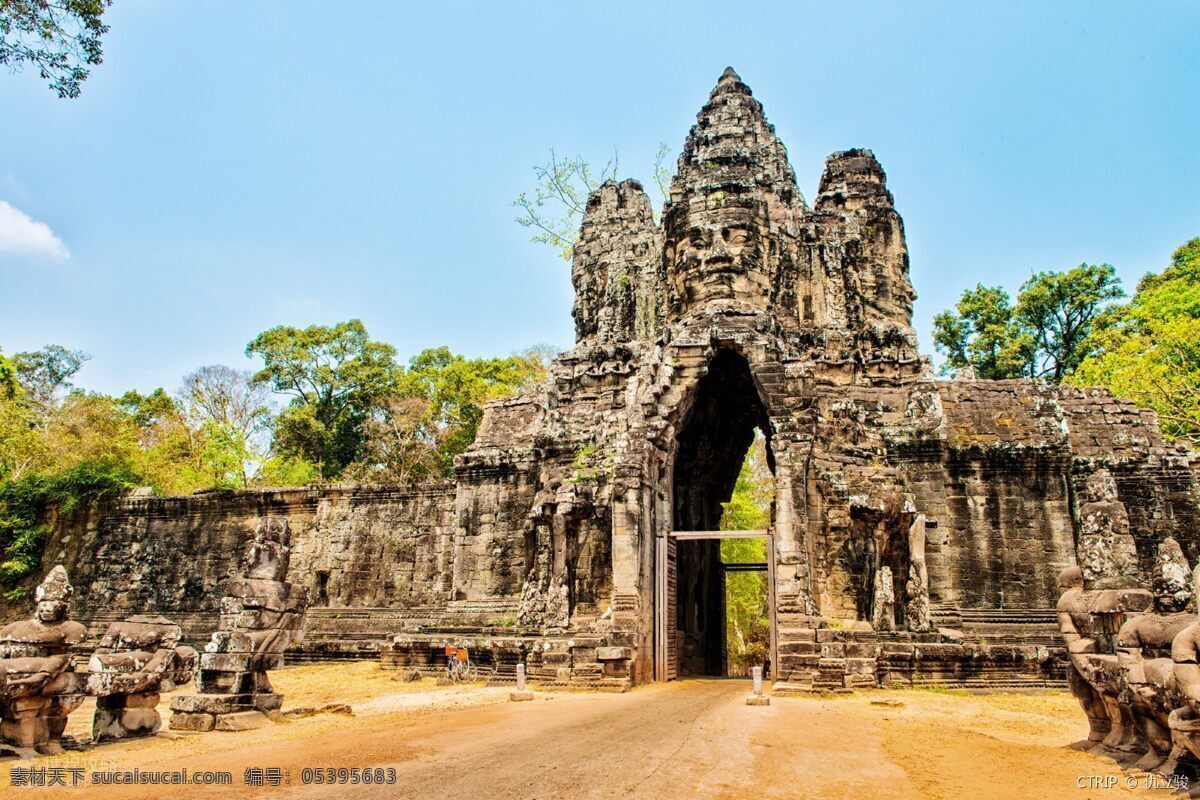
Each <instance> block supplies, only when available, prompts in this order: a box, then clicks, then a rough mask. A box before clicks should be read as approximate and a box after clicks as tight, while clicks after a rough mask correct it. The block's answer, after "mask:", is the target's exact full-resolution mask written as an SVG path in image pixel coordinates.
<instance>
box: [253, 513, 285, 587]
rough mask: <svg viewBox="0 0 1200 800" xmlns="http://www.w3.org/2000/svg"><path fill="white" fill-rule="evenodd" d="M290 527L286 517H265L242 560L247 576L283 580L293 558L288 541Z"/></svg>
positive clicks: (260, 522)
mask: <svg viewBox="0 0 1200 800" xmlns="http://www.w3.org/2000/svg"><path fill="white" fill-rule="evenodd" d="M288 539H289V527H288V521H287V518H286V517H264V518H263V519H261V520H260V521H259V523H258V527H257V528H256V529H255V531H254V543H253V544H251V545H250V547H249V548H247V550H246V557H245V558H244V559H243V560H242V567H243V570H242V574H243V575H245V576H246V577H247V578H255V579H260V580H270V581H282V580H283V579H284V578H285V577H286V576H287V571H288V563H289V561H290V560H291V558H290V551H289V549H288V546H287V543H288Z"/></svg>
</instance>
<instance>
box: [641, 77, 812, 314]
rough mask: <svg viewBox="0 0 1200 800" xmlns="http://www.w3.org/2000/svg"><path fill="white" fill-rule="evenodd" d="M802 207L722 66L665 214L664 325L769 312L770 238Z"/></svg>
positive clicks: (768, 130)
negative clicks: (720, 314) (712, 314)
mask: <svg viewBox="0 0 1200 800" xmlns="http://www.w3.org/2000/svg"><path fill="white" fill-rule="evenodd" d="M804 208H805V206H804V200H803V198H802V197H801V195H800V191H799V189H798V188H797V187H796V175H795V173H794V172H793V171H792V167H791V164H789V163H788V159H787V150H786V149H785V148H784V146H783V143H782V142H780V141H779V138H778V137H777V136H776V135H775V129H774V128H773V127H772V126H771V125H770V123H768V122H767V120H766V117H765V116H764V115H763V108H762V103H760V102H758V100H756V99H754V95H753V94H752V93H751V91H750V87H749V86H747V85H746V84H745V83H743V82H742V79H741V78H740V77H738V74H737V73H736V72H734V71H733V69H732V68H727V69H726V70H725V72H724V74H722V75H721V78H720V80H718V81H717V85H716V86H715V87H714V88H713V90H712V92H711V93H710V94H709V98H708V102H707V103H705V104H704V107H703V108H701V109H700V113H699V114H697V115H696V124H695V125H693V126H692V129H691V131H690V132H689V133H688V136H687V140H686V141H685V142H684V144H683V153H682V155H680V156H679V163H678V168H677V171H676V174H675V178H674V180H673V181H672V183H671V197H670V201H669V202H668V203H667V206H666V209H665V211H664V214H663V231H664V248H663V264H664V268H665V273H666V287H665V288H666V307H665V312H666V316H667V319H668V320H676V319H679V318H681V317H684V316H687V315H689V314H694V313H698V312H704V311H718V310H721V311H736V312H741V313H760V312H765V311H768V310H769V309H770V307H771V305H772V303H773V302H774V300H775V295H776V281H775V278H776V277H777V273H778V262H777V258H778V251H777V250H776V251H775V252H774V253H773V252H772V248H771V246H770V245H771V240H772V238H773V237H774V236H775V235H777V232H778V229H779V228H780V226H781V225H784V224H786V222H787V221H788V220H789V219H792V218H794V216H795V215H796V214H797V213H798V212H801V211H803V210H804Z"/></svg>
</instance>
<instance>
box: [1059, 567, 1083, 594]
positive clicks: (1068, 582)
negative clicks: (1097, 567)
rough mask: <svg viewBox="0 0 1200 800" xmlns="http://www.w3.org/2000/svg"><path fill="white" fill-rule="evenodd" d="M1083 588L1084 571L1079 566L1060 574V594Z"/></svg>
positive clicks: (1068, 568)
mask: <svg viewBox="0 0 1200 800" xmlns="http://www.w3.org/2000/svg"><path fill="white" fill-rule="evenodd" d="M1082 588H1083V570H1082V569H1080V568H1079V567H1078V566H1072V567H1067V568H1066V569H1064V570H1063V571H1062V572H1060V573H1058V593H1059V594H1062V593H1064V592H1066V591H1069V590H1070V589H1082Z"/></svg>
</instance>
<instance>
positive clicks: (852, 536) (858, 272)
mask: <svg viewBox="0 0 1200 800" xmlns="http://www.w3.org/2000/svg"><path fill="white" fill-rule="evenodd" d="M572 278H573V281H574V285H575V305H574V309H573V313H574V317H575V323H576V343H575V346H574V347H573V348H572V349H571V350H570V351H568V352H566V353H564V354H562V355H561V356H559V357H558V358H557V359H555V361H554V364H553V365H552V367H551V368H550V371H549V374H548V376H547V378H546V379H545V380H544V381H543V382H542V383H540V384H539V385H537V386H535V387H534V388H533V389H531V390H529V391H527V392H525V393H523V394H521V395H519V396H516V397H512V398H508V399H505V400H499V401H496V402H493V403H490V404H489V405H488V406H487V408H486V410H485V414H484V419H483V422H482V424H481V426H480V430H479V434H478V437H477V439H476V441H475V443H474V445H473V447H472V449H471V450H470V451H469V452H467V453H466V454H464V455H463V456H461V457H460V458H459V459H458V461H457V463H456V465H455V469H456V480H455V481H454V482H445V483H442V482H439V483H431V484H423V485H417V486H400V487H397V486H321V487H308V488H295V489H284V490H256V491H247V492H232V493H208V494H204V495H193V496H190V497H183V498H165V497H164V498H156V497H130V498H126V499H123V500H120V501H118V502H115V503H112V504H110V505H107V506H105V507H103V508H101V509H97V510H94V511H92V512H89V513H88V514H86V515H76V516H75V517H72V518H64V519H59V520H57V521H56V525H55V531H54V533H53V535H52V536H51V537H50V540H49V541H48V543H47V546H46V555H45V559H44V561H43V572H44V571H45V570H47V569H49V568H50V567H52V566H53V565H55V564H58V563H63V564H65V565H67V566H68V568H69V570H70V573H71V575H72V576H75V577H76V582H77V585H78V586H80V587H85V588H81V590H80V593H79V596H78V598H77V603H76V606H77V608H78V609H79V611H78V615H79V617H80V618H82V619H89V617H90V620H91V621H92V622H93V623H94V624H95V623H100V622H105V621H106V617H107V618H109V619H107V621H111V619H112V618H117V617H113V615H121V616H124V615H127V614H129V613H145V612H149V611H153V612H155V613H161V614H165V615H167V616H169V617H171V618H172V619H178V620H180V624H181V625H182V626H183V627H184V629H185V633H186V634H188V635H190V636H192V639H191V640H195V641H199V640H201V639H203V638H206V637H207V635H208V632H209V631H211V630H212V628H213V624H214V622H215V620H216V616H217V612H218V608H217V601H218V599H219V598H220V596H221V594H222V592H223V587H224V586H226V585H227V584H228V582H229V581H230V580H233V579H236V578H237V577H238V576H239V575H240V566H239V563H238V558H237V554H239V553H241V552H243V551H244V549H245V547H246V545H247V544H248V543H249V542H250V541H251V540H252V539H253V537H254V531H255V530H256V529H257V528H258V526H259V525H260V524H261V523H262V522H263V520H265V519H266V518H268V517H272V516H276V517H281V518H285V519H286V520H287V522H288V525H289V527H290V530H291V536H292V545H291V559H290V566H289V568H288V571H287V581H289V582H290V583H293V584H296V585H297V586H303V587H305V588H307V590H308V596H309V597H310V598H312V601H313V602H312V605H311V606H310V608H309V611H308V617H307V618H308V623H307V626H308V629H307V635H306V637H305V640H304V644H303V645H301V647H302V648H304V649H308V650H311V651H313V652H319V653H322V654H323V655H324V654H331V653H335V652H336V653H337V654H338V655H343V656H346V655H348V656H356V657H357V656H362V655H367V654H374V653H376V652H378V651H379V648H380V642H381V641H389V642H390V643H389V644H388V646H387V647H386V652H387V656H388V658H391V659H394V660H395V661H397V662H400V663H407V664H417V665H423V666H425V667H428V668H430V669H436V668H437V664H438V663H439V660H440V659H441V658H442V656H441V655H440V654H441V652H442V647H443V646H444V645H445V644H447V643H451V642H454V641H463V640H465V641H467V642H468V643H469V644H470V646H471V647H473V648H474V651H475V654H476V660H477V661H478V662H479V663H480V664H481V665H482V666H483V667H484V668H485V669H490V668H495V669H498V670H505V669H512V668H513V667H514V665H515V663H516V662H517V661H518V660H521V661H524V662H525V663H526V664H527V665H528V667H529V672H530V675H531V677H533V678H534V679H540V680H553V681H564V682H570V683H583V684H592V685H601V686H613V687H618V688H619V687H626V686H629V685H631V684H633V683H643V682H647V681H651V680H655V679H660V680H661V679H668V678H671V677H673V676H676V675H688V674H697V673H700V674H704V673H711V672H714V671H719V670H720V668H721V666H722V665H721V653H720V652H719V639H720V638H721V636H722V634H723V631H722V627H723V624H724V623H723V619H722V615H723V606H722V602H723V601H722V599H721V591H722V587H721V583H720V581H721V565H720V563H719V562H720V557H719V551H718V543H717V542H716V541H715V540H712V539H710V538H704V537H705V536H706V535H707V534H711V532H712V531H713V530H714V529H715V528H716V527H717V526H718V521H719V518H720V515H721V504H722V503H723V502H724V501H726V500H727V499H728V498H729V496H730V492H731V489H732V487H733V485H734V481H735V479H736V477H737V474H738V469H739V466H740V465H741V463H742V459H743V455H744V453H745V451H746V448H747V447H748V446H749V445H750V443H751V442H752V441H753V439H754V437H755V436H756V431H757V432H758V433H759V434H761V435H762V437H763V438H764V440H765V444H766V452H767V462H768V465H769V468H770V470H771V471H772V473H773V479H774V504H773V507H772V509H771V515H770V517H771V519H770V527H769V528H768V529H767V530H766V531H763V532H762V533H763V535H765V536H767V537H768V541H769V543H770V545H771V547H770V559H769V563H768V564H767V565H765V568H766V569H767V571H768V574H769V576H770V578H771V586H772V604H771V607H772V615H771V616H772V630H773V634H774V635H773V641H774V653H773V658H772V662H773V666H774V667H775V670H774V674H773V676H772V677H773V678H775V679H776V680H777V681H783V682H784V683H786V684H789V685H798V686H802V687H845V686H856V685H874V684H876V683H892V682H911V681H922V680H937V681H956V682H966V683H972V682H976V683H983V684H986V685H998V684H1006V683H1011V682H1013V681H1020V682H1022V683H1028V682H1030V681H1034V682H1042V683H1044V682H1045V681H1047V680H1062V679H1063V676H1064V675H1065V672H1064V671H1063V665H1064V664H1065V661H1064V660H1062V659H1060V658H1057V657H1056V656H1055V655H1054V652H1053V651H1054V648H1056V647H1058V645H1057V644H1056V643H1057V641H1058V637H1057V629H1056V625H1055V619H1056V618H1055V613H1054V610H1053V608H1054V604H1055V602H1056V597H1057V590H1056V578H1057V576H1058V574H1059V573H1060V572H1061V571H1062V570H1063V569H1064V568H1066V567H1068V566H1071V565H1073V564H1075V563H1076V560H1077V559H1076V551H1077V541H1078V539H1079V537H1080V531H1081V525H1080V521H1079V519H1078V508H1079V500H1078V498H1079V497H1081V496H1083V494H1084V487H1085V485H1086V483H1087V481H1088V479H1089V477H1091V476H1093V475H1094V474H1096V473H1097V472H1098V471H1100V470H1102V469H1107V470H1108V471H1109V473H1110V474H1111V476H1112V481H1113V485H1114V487H1115V490H1116V493H1117V494H1118V496H1119V499H1120V501H1121V502H1123V503H1124V504H1125V507H1126V508H1127V509H1128V516H1129V527H1130V531H1131V532H1132V536H1133V541H1134V551H1135V552H1134V553H1132V557H1133V559H1134V560H1135V561H1136V564H1135V565H1132V566H1131V568H1137V569H1140V570H1141V572H1142V573H1143V577H1144V576H1145V575H1149V574H1150V570H1151V568H1152V566H1153V562H1154V557H1155V552H1156V550H1157V548H1158V545H1159V543H1160V542H1161V541H1163V540H1164V539H1166V538H1167V537H1168V536H1171V537H1174V538H1175V540H1176V541H1178V542H1179V544H1180V545H1181V546H1182V548H1183V550H1184V552H1185V555H1186V556H1187V557H1188V558H1189V559H1190V560H1192V561H1193V562H1194V561H1195V560H1196V559H1197V557H1200V541H1198V537H1197V531H1200V511H1198V508H1197V498H1198V497H1200V492H1198V491H1197V482H1196V480H1195V472H1194V471H1193V469H1192V468H1191V466H1190V462H1191V461H1192V460H1193V459H1194V458H1195V456H1194V454H1192V453H1190V452H1189V451H1187V450H1186V449H1183V448H1174V447H1169V446H1167V445H1166V444H1165V443H1164V442H1163V441H1162V439H1161V437H1160V436H1159V433H1158V427H1157V422H1156V420H1155V418H1154V415H1153V414H1152V413H1150V412H1147V411H1140V410H1138V409H1136V408H1135V407H1134V406H1133V405H1132V404H1131V403H1129V402H1127V401H1122V400H1117V399H1115V398H1113V397H1112V396H1111V395H1110V394H1108V393H1107V392H1105V391H1103V390H1098V389H1089V390H1080V389H1075V388H1069V387H1055V386H1050V385H1047V384H1043V383H1036V382H1030V381H974V380H957V381H940V380H935V379H934V377H933V374H932V370H931V368H930V364H929V362H928V360H927V359H924V358H922V357H921V356H920V355H919V352H918V350H917V340H916V336H915V334H914V332H913V329H912V303H913V299H914V293H913V288H912V284H911V281H910V278H909V260H908V251H907V248H906V245H905V238H904V226H903V223H902V222H901V219H900V216H899V214H898V213H897V212H896V209H895V207H894V205H893V198H892V194H891V192H890V191H889V190H888V188H887V184H886V178H885V175H884V171H883V169H882V168H881V167H880V165H879V163H878V161H876V159H875V156H874V155H873V154H872V153H871V152H870V151H868V150H848V151H845V152H839V153H834V154H833V155H832V156H830V157H829V158H828V159H827V160H826V163H825V170H824V174H823V175H822V177H821V182H820V185H819V187H818V189H817V193H816V195H815V197H814V199H813V201H812V203H811V205H810V204H809V203H808V202H806V200H805V198H804V197H803V195H802V194H801V192H800V190H799V189H798V187H797V185H796V180H795V176H794V174H793V172H792V168H791V166H790V164H789V163H788V158H787V153H786V151H785V149H784V146H783V144H782V143H781V142H780V141H779V139H778V138H777V137H776V135H775V131H774V129H773V128H772V127H771V125H769V124H768V123H767V121H766V118H765V117H764V115H763V108H762V105H761V104H760V103H759V102H758V100H756V99H755V98H754V97H753V96H752V94H751V92H750V89H749V88H748V87H747V86H746V84H745V83H743V82H742V80H741V79H740V78H739V77H738V76H737V74H735V73H734V72H733V71H732V70H726V72H725V74H724V75H722V76H721V78H720V80H719V81H718V83H717V85H716V87H715V88H714V89H713V90H712V93H711V94H710V96H709V99H708V102H707V103H706V104H705V105H704V107H703V108H702V109H701V110H700V113H699V115H698V116H697V119H696V124H695V125H694V126H693V127H692V129H691V131H690V133H689V134H688V136H687V139H686V141H685V142H684V147H683V153H682V155H681V156H680V158H679V162H678V167H677V171H676V174H675V176H674V180H673V182H672V185H671V189H670V197H669V198H668V202H667V204H666V207H665V209H664V210H663V213H662V217H661V221H657V220H656V219H655V216H654V214H653V212H652V209H651V205H650V201H649V199H648V198H647V196H646V194H645V192H644V191H643V190H642V187H641V186H640V185H639V184H637V183H636V182H634V181H624V182H621V183H615V182H613V183H607V184H605V185H604V186H602V187H600V189H599V190H598V191H596V192H595V193H594V194H593V195H592V196H591V197H590V199H589V201H588V206H587V211H586V214H585V216H584V219H583V226H582V231H581V236H580V240H579V243H578V246H577V248H576V250H575V258H574V264H573V267H572ZM681 532H691V533H692V534H696V535H693V536H691V537H690V538H689V537H686V536H683V535H681ZM130 564H133V565H135V566H136V569H131V567H130ZM189 632H194V633H189ZM393 635H395V638H394V640H393V639H392V637H393Z"/></svg>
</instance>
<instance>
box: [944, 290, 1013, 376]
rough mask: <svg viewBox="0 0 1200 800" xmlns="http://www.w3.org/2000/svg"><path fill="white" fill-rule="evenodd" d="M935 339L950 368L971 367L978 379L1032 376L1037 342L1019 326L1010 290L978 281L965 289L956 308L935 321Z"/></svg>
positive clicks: (945, 312)
mask: <svg viewBox="0 0 1200 800" xmlns="http://www.w3.org/2000/svg"><path fill="white" fill-rule="evenodd" d="M933 342H934V346H935V347H936V348H937V349H938V351H940V352H942V353H944V354H945V355H946V365H947V367H950V368H953V369H955V370H959V369H965V368H970V369H973V370H974V371H975V375H976V376H977V377H979V378H984V379H988V380H998V379H1003V378H1019V377H1026V376H1029V375H1030V373H1031V371H1032V359H1033V352H1032V351H1033V347H1034V342H1033V340H1032V338H1031V337H1029V335H1028V334H1027V332H1024V331H1022V330H1021V329H1020V327H1019V326H1018V324H1017V320H1016V319H1015V314H1014V309H1013V306H1012V302H1011V301H1010V299H1009V296H1008V292H1006V291H1004V289H1002V288H1000V287H998V286H994V287H989V286H984V285H983V284H978V285H976V286H975V288H974V289H967V290H966V291H964V292H963V294H962V297H961V298H960V299H959V301H958V304H957V305H956V306H955V311H943V312H942V313H940V314H938V315H937V316H936V317H934V320H933Z"/></svg>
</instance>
